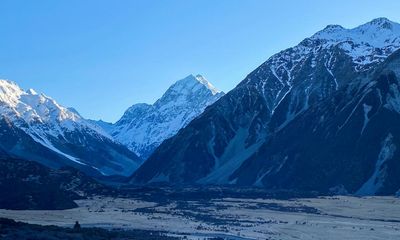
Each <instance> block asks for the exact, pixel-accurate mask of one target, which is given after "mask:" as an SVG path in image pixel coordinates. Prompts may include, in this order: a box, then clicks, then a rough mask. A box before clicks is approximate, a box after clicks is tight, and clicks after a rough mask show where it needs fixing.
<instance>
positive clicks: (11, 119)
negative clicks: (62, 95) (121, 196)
mask: <svg viewBox="0 0 400 240" xmlns="http://www.w3.org/2000/svg"><path fill="white" fill-rule="evenodd" d="M0 152H1V153H4V154H7V155H8V156H11V157H15V158H20V159H29V160H34V161H37V162H39V163H41V164H43V165H46V166H49V167H53V168H60V167H63V166H72V167H75V168H77V169H80V170H82V171H84V172H86V173H87V174H89V175H92V176H103V175H106V176H108V175H125V176H126V175H129V174H131V173H132V172H133V171H134V170H135V169H136V168H137V167H138V166H139V164H140V163H141V160H140V159H139V158H138V157H137V156H136V155H135V154H134V153H132V152H131V151H129V150H128V149H126V148H125V147H124V146H122V145H121V144H119V143H117V142H115V141H114V140H112V138H111V137H110V136H109V135H108V134H107V133H106V132H105V131H103V130H102V129H101V128H99V127H97V126H96V125H94V124H92V123H90V122H89V121H87V120H85V119H84V118H82V117H81V116H80V115H79V114H78V113H77V111H76V110H74V109H68V108H65V107H63V106H61V105H59V104H58V103H57V102H56V101H54V100H53V99H51V98H50V97H48V96H46V95H44V94H38V93H36V92H35V91H34V90H32V89H30V90H28V91H24V90H22V89H21V88H20V87H19V86H18V85H16V84H15V83H13V82H10V81H6V80H0Z"/></svg>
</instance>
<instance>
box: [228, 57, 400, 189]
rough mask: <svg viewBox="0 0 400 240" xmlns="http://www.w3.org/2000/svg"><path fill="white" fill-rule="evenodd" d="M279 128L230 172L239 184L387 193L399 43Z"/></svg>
mask: <svg viewBox="0 0 400 240" xmlns="http://www.w3.org/2000/svg"><path fill="white" fill-rule="evenodd" d="M358 81H360V82H364V83H365V84H363V85H362V87H358V86H357V85H353V84H348V85H347V86H344V87H343V88H341V89H340V90H339V91H337V92H336V93H335V94H334V96H332V97H331V98H328V99H326V100H324V101H323V102H321V103H320V104H316V105H314V106H312V107H310V108H309V109H308V110H307V111H305V112H304V113H302V114H300V115H299V116H298V117H297V118H295V119H294V120H293V121H291V122H290V123H289V124H288V125H287V126H286V127H285V128H283V129H281V130H279V131H277V132H276V133H275V134H274V135H273V136H272V137H271V138H269V139H268V141H267V142H266V143H264V144H263V146H262V147H260V149H259V151H258V152H256V153H255V154H254V155H253V156H252V157H250V158H249V160H248V161H246V162H245V163H244V164H243V165H242V166H241V167H240V168H238V169H237V170H236V171H235V173H234V174H232V175H231V176H230V180H231V181H234V182H235V183H236V184H238V185H253V184H257V185H259V186H264V187H267V188H279V189H282V188H283V189H298V190H318V191H321V192H333V193H338V194H343V193H354V194H358V195H388V194H395V193H396V192H399V191H400V181H399V178H398V176H399V174H400V161H399V159H400V151H399V146H400V127H399V124H398V123H399V121H400V51H397V52H395V53H394V54H392V55H391V56H390V57H389V58H388V60H387V61H386V62H384V64H383V65H382V66H379V67H378V68H377V69H376V71H375V72H374V73H373V74H371V76H367V77H362V78H361V79H357V80H356V81H355V82H358Z"/></svg>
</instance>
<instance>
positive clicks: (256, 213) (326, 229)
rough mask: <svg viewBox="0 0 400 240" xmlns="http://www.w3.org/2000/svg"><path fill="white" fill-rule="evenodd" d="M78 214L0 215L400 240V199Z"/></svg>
mask: <svg viewBox="0 0 400 240" xmlns="http://www.w3.org/2000/svg"><path fill="white" fill-rule="evenodd" d="M77 204H78V205H79V207H78V208H75V209H69V210H56V211H54V210H52V211H25V210H23V211H22V210H17V211H16V210H0V217H2V218H10V219H14V220H16V221H22V222H27V223H33V224H40V225H57V226H63V227H72V225H73V224H74V222H75V221H79V222H80V223H81V225H82V227H101V228H108V229H111V228H122V229H127V230H129V229H143V230H155V231H167V232H168V233H169V235H170V236H176V237H182V238H183V237H184V236H186V237H187V238H188V239H208V238H211V237H219V238H221V239H282V240H286V239H307V240H308V239H324V240H328V239H360V240H361V239H362V240H365V239H386V240H389V239H400V199H399V198H395V197H364V198H356V197H348V196H338V197H320V198H302V199H294V200H293V199H292V200H274V199H261V198H257V199H246V198H214V199H211V200H198V201H196V200H185V199H183V200H174V201H160V202H157V201H155V200H154V199H152V200H145V199H143V198H140V199H139V198H136V199H135V198H111V197H94V198H91V199H86V200H79V201H77Z"/></svg>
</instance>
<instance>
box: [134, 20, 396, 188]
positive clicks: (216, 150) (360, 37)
mask: <svg viewBox="0 0 400 240" xmlns="http://www.w3.org/2000/svg"><path fill="white" fill-rule="evenodd" d="M399 48H400V25H399V24H397V23H394V22H391V21H389V20H388V19H385V18H379V19H375V20H373V21H371V22H369V23H366V24H364V25H361V26H359V27H357V28H354V29H345V28H343V27H341V26H337V25H330V26H328V27H326V28H325V29H324V30H322V31H320V32H318V33H316V34H315V35H313V36H312V37H310V38H307V39H305V40H304V41H302V42H301V43H300V44H299V45H297V46H295V47H293V48H289V49H287V50H284V51H282V52H280V53H278V54H276V55H274V56H272V57H271V58H270V59H268V60H267V61H266V62H265V63H263V64H262V65H261V66H260V67H258V68H257V69H256V70H254V71H253V72H252V73H250V74H249V75H248V76H247V77H246V78H245V79H244V80H243V81H242V82H241V83H240V84H239V85H238V86H237V87H236V88H235V89H233V90H232V91H231V92H229V93H228V94H226V95H225V96H224V97H222V98H221V99H220V100H219V101H218V102H216V103H215V104H213V105H212V106H210V107H209V108H207V110H206V111H205V112H204V113H203V114H202V115H201V116H200V117H199V118H197V119H195V120H194V121H192V122H191V123H190V124H189V125H188V126H187V127H186V128H185V129H183V130H182V131H180V132H179V133H178V134H177V135H176V136H174V137H173V138H171V139H168V140H167V141H165V142H164V143H163V144H161V145H160V147H158V148H157V149H156V151H155V152H154V154H152V155H151V156H150V158H149V159H148V160H147V161H146V162H145V163H144V164H143V165H142V166H141V167H140V168H139V169H138V170H137V171H136V172H135V174H134V175H133V176H132V182H135V183H151V182H169V183H173V184H180V183H184V184H187V183H196V184H242V185H252V184H255V185H260V186H268V187H270V188H273V187H286V185H284V184H282V185H278V184H276V185H275V184H270V185H268V184H267V183H268V181H267V180H266V179H268V178H267V175H268V174H269V173H268V170H265V169H264V170H265V171H259V170H258V169H257V167H258V166H259V165H257V164H259V163H258V162H257V163H254V164H251V163H252V162H254V161H255V160H253V159H255V158H257V157H254V156H256V155H257V153H259V152H262V151H265V149H269V147H267V146H268V144H270V142H271V139H273V138H274V137H275V134H276V133H278V132H282V131H286V130H287V129H289V126H293V125H292V122H293V121H294V120H295V119H298V118H300V117H301V116H303V115H304V114H306V113H307V112H309V111H312V110H311V109H314V106H315V105H318V106H320V105H321V104H322V106H325V105H324V104H323V103H325V102H326V101H332V99H334V98H335V97H337V96H338V94H339V93H340V92H345V95H346V98H345V99H347V102H346V103H348V104H351V102H350V100H352V99H353V98H352V96H353V95H352V94H355V93H360V91H362V89H364V88H365V87H366V84H367V85H368V84H369V82H368V81H370V79H371V77H370V76H369V75H370V74H371V72H373V71H376V69H377V68H379V67H380V66H381V64H382V63H383V62H384V61H385V60H386V59H387V57H388V56H389V55H391V54H392V53H393V52H394V51H395V50H396V49H399ZM350 89H351V91H350ZM342 98H344V96H342ZM343 101H345V100H343ZM368 106H369V105H368ZM365 109H368V107H366V108H365ZM365 111H367V110H365ZM325 114H331V115H332V116H335V111H333V109H330V112H326V113H325ZM342 118H343V117H342ZM318 121H320V118H319V116H318V115H315V116H314V119H312V121H311V119H309V120H308V123H312V122H318ZM388 121H389V120H388ZM389 122H390V121H389ZM304 124H306V123H304ZM294 130H295V129H293V130H291V131H289V130H287V131H288V133H287V137H286V138H284V140H282V141H279V145H280V146H281V147H280V149H281V148H285V146H286V145H290V144H297V143H298V139H301V142H302V144H303V145H304V146H306V145H307V144H308V143H309V142H310V143H311V142H312V141H313V139H312V137H311V136H313V135H314V134H313V133H310V136H308V137H309V138H308V137H305V136H304V138H303V137H301V138H299V137H298V135H299V134H300V133H299V132H296V133H295V132H293V131H294ZM321 131H322V129H321ZM353 131H354V130H353ZM357 132H359V131H358V130H357ZM348 134H350V133H348ZM385 137H387V136H385ZM338 139H339V138H336V137H332V141H336V140H338ZM390 139H391V138H390V137H389V139H388V141H389V140H390ZM379 141H380V142H379V144H378V146H381V147H382V146H383V145H384V143H383V142H382V141H383V140H382V139H380V140H379ZM390 141H392V140H390ZM390 141H389V142H390ZM342 143H343V142H342ZM277 144H278V143H277ZM338 144H340V143H339V142H338ZM364 144H365V143H364ZM274 146H275V145H274ZM362 146H364V147H366V145H362ZM319 147H320V146H319ZM350 149H351V146H350V145H349V146H347V148H344V149H343V150H347V151H350ZM270 151H272V150H270ZM347 153H348V152H346V151H345V153H343V154H344V155H345V154H347ZM292 154H296V153H295V152H293V153H292ZM257 156H258V155H257ZM272 156H274V155H270V154H269V153H266V155H262V156H260V157H259V158H257V159H263V160H264V161H265V159H266V158H267V157H268V158H270V157H272ZM282 157H283V159H285V156H282ZM371 158H372V156H371ZM263 160H258V161H261V162H262V161H263ZM274 161H275V159H274ZM276 161H277V162H281V161H279V160H276ZM292 161H294V160H292ZM357 161H362V160H361V159H358V160H357ZM370 161H372V160H370ZM246 166H251V167H250V168H249V167H248V168H246ZM278 166H280V165H279V164H278ZM303 166H305V165H304V164H303ZM313 167H316V166H313ZM243 169H246V170H243ZM250 169H251V171H250ZM352 169H353V168H352ZM369 169H370V168H369ZM317 170H318V169H312V168H311V169H308V173H310V172H314V171H317ZM353 170H354V169H353ZM365 171H366V170H365ZM263 174H264V175H263ZM281 174H288V173H287V172H282V173H281ZM367 175H368V173H367V171H366V172H364V173H363V176H364V178H365V176H367ZM263 179H265V180H263ZM288 181H290V180H288ZM349 181H352V180H349ZM355 185H356V184H354V185H353V187H352V188H351V189H348V190H349V191H352V192H354V191H355V189H356V187H355ZM288 187H290V186H288ZM325 187H326V185H325ZM332 187H335V184H334V185H332Z"/></svg>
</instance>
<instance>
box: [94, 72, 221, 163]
mask: <svg viewBox="0 0 400 240" xmlns="http://www.w3.org/2000/svg"><path fill="white" fill-rule="evenodd" d="M223 95H224V93H223V92H221V91H219V90H217V89H216V88H215V87H214V86H213V85H212V84H211V83H209V82H208V81H207V80H206V79H205V78H204V77H203V76H201V75H197V76H193V75H190V76H188V77H186V78H184V79H182V80H179V81H177V82H176V83H174V84H173V85H172V86H171V87H170V88H168V90H167V91H166V92H165V93H164V95H163V96H162V97H161V98H160V99H158V100H157V101H156V102H155V103H154V104H146V103H140V104H135V105H133V106H132V107H130V108H129V109H128V110H127V111H126V112H125V113H124V115H123V116H122V118H121V119H120V120H119V121H117V122H116V123H115V124H114V125H113V126H112V127H111V128H110V125H109V124H107V123H104V122H103V123H100V125H102V127H103V128H104V129H105V130H108V132H109V133H110V135H112V136H113V137H114V138H115V139H116V140H117V141H119V142H120V143H122V144H124V145H126V146H127V147H128V148H129V149H130V150H132V151H133V152H135V153H136V154H138V155H139V156H140V157H142V158H143V159H146V158H147V157H148V156H149V155H150V154H151V153H152V152H153V151H154V149H155V148H157V147H158V146H159V145H160V144H161V143H162V142H163V141H164V140H165V139H168V138H170V137H172V136H174V135H175V134H176V133H177V132H178V131H179V130H180V129H182V128H184V127H185V126H186V125H187V124H188V123H189V122H190V121H192V120H193V119H194V118H196V117H197V116H199V115H200V114H201V113H202V112H203V111H204V109H205V108H206V107H207V106H209V105H211V104H212V103H214V102H215V101H217V100H218V99H219V98H220V97H221V96H223Z"/></svg>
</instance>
